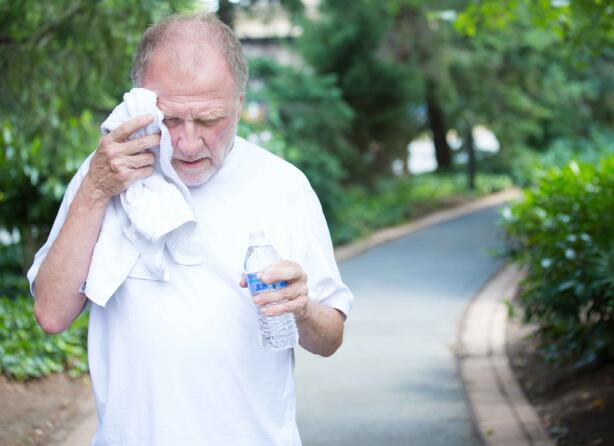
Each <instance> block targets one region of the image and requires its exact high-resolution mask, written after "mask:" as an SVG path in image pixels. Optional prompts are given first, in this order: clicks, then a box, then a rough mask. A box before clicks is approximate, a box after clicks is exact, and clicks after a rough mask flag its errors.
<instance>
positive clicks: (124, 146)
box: [84, 115, 160, 202]
mask: <svg viewBox="0 0 614 446" xmlns="http://www.w3.org/2000/svg"><path fill="white" fill-rule="evenodd" d="M152 121H153V117H152V116H151V115H144V116H139V117H137V118H134V119H130V120H129V121H126V122H124V123H123V124H122V125H120V126H119V127H117V128H116V129H115V130H113V131H111V132H110V133H108V134H107V135H105V136H104V137H102V139H101V140H100V144H99V145H98V149H97V150H96V153H95V154H94V156H93V157H92V161H91V163H90V168H89V171H88V173H87V175H86V177H85V178H84V183H87V184H88V186H89V187H90V188H91V192H92V193H93V194H94V195H95V198H97V199H100V200H102V201H105V202H106V201H108V200H110V199H111V198H112V197H114V196H115V195H117V194H120V193H121V192H123V191H125V190H126V189H127V188H128V186H129V185H130V184H131V183H133V182H134V181H136V180H139V179H142V178H146V177H148V176H150V175H151V174H152V173H153V171H154V167H153V164H154V162H155V160H156V157H155V155H154V154H153V153H151V152H148V151H146V150H147V149H150V148H152V147H156V146H158V145H160V134H157V133H156V134H152V135H146V136H142V137H140V138H135V139H133V140H128V137H129V136H130V135H132V134H133V133H134V132H136V131H137V130H139V129H141V128H143V127H145V126H147V125H149V124H150V123H151V122H152Z"/></svg>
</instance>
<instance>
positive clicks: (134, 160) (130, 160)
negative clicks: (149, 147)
mask: <svg viewBox="0 0 614 446" xmlns="http://www.w3.org/2000/svg"><path fill="white" fill-rule="evenodd" d="M155 162H156V156H155V155H154V154H153V153H151V152H145V153H138V154H136V155H132V156H129V157H126V163H127V165H128V167H130V168H132V169H139V168H141V167H146V166H153V164H154V163H155Z"/></svg>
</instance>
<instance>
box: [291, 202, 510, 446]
mask: <svg viewBox="0 0 614 446" xmlns="http://www.w3.org/2000/svg"><path fill="white" fill-rule="evenodd" d="M498 209H500V208H499V207H493V208H488V209H485V210H482V211H479V212H476V213H473V214H469V215H466V216H464V217H460V218H457V219H455V220H451V221H448V222H445V223H441V224H438V225H435V226H431V227H429V228H426V229H423V230H420V231H418V232H415V233H413V234H410V235H407V236H405V237H403V238H400V239H397V240H395V241H392V242H389V243H386V244H384V245H381V246H379V247H377V248H374V249H371V250H369V251H367V252H365V253H363V254H362V255H360V256H358V257H355V258H353V259H351V260H348V261H346V262H344V263H342V264H341V265H340V270H341V274H342V277H343V279H344V281H345V283H346V284H347V285H348V286H349V287H350V289H351V290H352V291H353V293H354V295H355V302H354V308H353V310H352V313H351V315H350V317H349V318H348V321H347V323H346V331H345V340H344V344H343V346H342V347H341V349H340V350H339V351H338V352H337V353H335V355H333V356H332V357H330V358H320V357H317V356H314V355H311V354H309V353H307V352H305V351H304V350H302V349H297V350H296V369H295V376H296V385H297V397H298V402H297V406H298V407H297V422H298V426H299V430H300V432H301V438H302V440H303V445H304V446H346V445H347V446H377V445H386V446H396V445H399V446H400V445H402V446H422V445H424V446H439V445H441V446H444V445H445V446H476V445H479V444H480V442H479V440H478V437H477V435H476V433H475V431H474V428H473V426H472V423H471V415H470V413H469V409H468V406H467V402H466V400H465V394H464V391H463V386H462V383H461V380H460V377H459V375H458V371H457V367H456V360H455V357H454V345H455V342H456V336H457V331H458V326H459V322H460V320H461V317H462V315H463V311H464V309H465V306H466V305H467V304H468V302H469V301H470V300H471V298H472V297H473V295H474V294H475V293H476V291H477V290H478V289H479V288H480V286H481V285H482V284H483V283H484V282H486V280H487V279H488V278H489V276H490V275H492V274H493V273H494V272H495V271H496V270H497V269H499V268H500V267H501V266H502V263H503V261H502V260H501V259H500V258H495V257H493V255H492V251H493V250H496V249H497V248H500V247H501V245H502V232H501V229H500V228H498V227H497V225H496V221H497V219H498Z"/></svg>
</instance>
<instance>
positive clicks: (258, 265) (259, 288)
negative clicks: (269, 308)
mask: <svg viewBox="0 0 614 446" xmlns="http://www.w3.org/2000/svg"><path fill="white" fill-rule="evenodd" d="M279 260H281V258H280V257H279V254H277V251H275V248H273V246H272V245H271V244H270V243H269V241H268V240H267V239H266V237H265V235H264V232H263V231H259V232H252V233H250V235H249V247H248V248H247V254H245V277H246V280H247V285H248V287H249V291H250V293H251V294H252V296H255V295H256V294H260V293H264V292H266V291H274V290H278V289H280V288H283V287H285V286H287V285H288V282H286V281H282V282H275V283H271V284H267V283H264V282H262V281H261V280H260V279H258V276H257V274H258V273H259V272H260V271H262V270H263V269H264V268H266V267H267V266H269V265H272V264H273V263H275V262H278V261H279ZM258 328H259V331H260V344H261V345H262V347H263V348H264V349H265V350H267V351H279V350H285V349H287V348H292V347H294V346H295V345H296V343H297V342H298V330H297V328H296V322H295V321H294V315H293V314H292V313H286V314H282V315H280V316H265V315H263V314H262V313H261V312H260V308H258Z"/></svg>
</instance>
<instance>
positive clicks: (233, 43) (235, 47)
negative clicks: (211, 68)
mask: <svg viewBox="0 0 614 446" xmlns="http://www.w3.org/2000/svg"><path fill="white" fill-rule="evenodd" d="M178 37H182V38H184V39H186V40H188V41H193V42H198V41H199V39H206V40H205V41H206V42H207V43H213V44H214V45H215V46H217V48H218V49H219V50H220V51H221V52H222V54H223V56H224V57H225V59H226V61H227V62H228V66H229V67H230V71H231V72H232V75H233V77H234V80H235V84H236V87H237V91H238V93H239V94H240V95H242V94H244V93H245V87H246V84H247V76H248V71H247V62H246V61H245V57H244V55H243V49H242V48H241V43H240V42H239V40H238V39H237V38H236V36H235V34H234V32H233V31H232V29H230V28H229V27H228V26H227V25H226V24H225V23H224V22H222V21H221V20H220V19H218V18H217V17H216V16H215V15H213V14H202V13H199V14H189V15H180V14H174V15H171V16H168V17H165V18H163V19H162V20H160V21H159V22H158V23H155V24H153V25H151V26H150V27H149V28H147V30H145V32H144V33H143V36H142V37H141V40H140V41H139V45H138V47H137V50H136V52H135V53H134V58H133V59H132V71H131V77H132V83H133V84H134V85H135V86H137V87H139V86H142V83H143V77H144V75H145V71H146V69H147V64H148V63H149V62H150V60H151V57H152V55H153V53H154V52H155V50H156V49H158V48H160V47H162V46H164V45H165V44H168V43H173V39H177V38H178Z"/></svg>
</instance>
